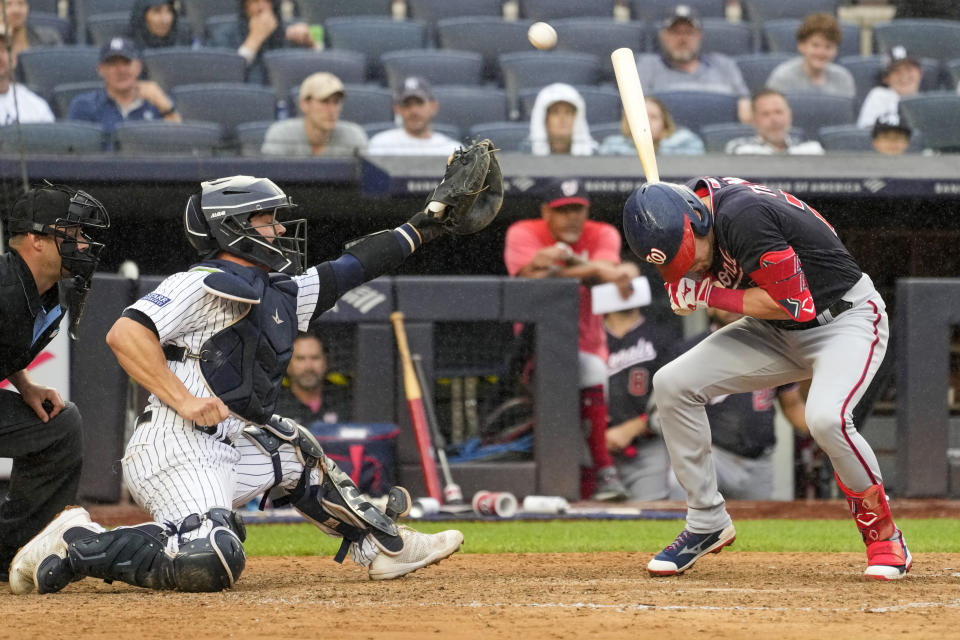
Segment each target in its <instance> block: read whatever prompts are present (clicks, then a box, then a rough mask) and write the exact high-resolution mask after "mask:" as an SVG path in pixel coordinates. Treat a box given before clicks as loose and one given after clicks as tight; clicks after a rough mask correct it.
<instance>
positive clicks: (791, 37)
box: [762, 18, 860, 57]
mask: <svg viewBox="0 0 960 640" xmlns="http://www.w3.org/2000/svg"><path fill="white" fill-rule="evenodd" d="M802 23H803V20H802V19H800V18H780V19H778V20H768V21H766V22H764V23H763V27H762V28H763V39H764V44H765V46H766V47H767V50H768V51H771V52H780V51H782V52H786V53H790V54H793V55H798V54H797V29H798V28H799V27H800V25H801V24H802ZM840 31H841V33H842V34H843V40H842V41H841V42H840V47H839V48H838V49H837V56H838V57H839V56H857V55H860V25H858V24H856V23H854V22H841V23H840Z"/></svg>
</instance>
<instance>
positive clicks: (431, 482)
mask: <svg viewBox="0 0 960 640" xmlns="http://www.w3.org/2000/svg"><path fill="white" fill-rule="evenodd" d="M390 322H392V323H393V331H394V334H396V337H397V350H398V351H399V352H400V361H401V363H402V365H403V389H404V393H405V394H406V396H407V408H408V409H409V410H410V422H411V423H412V424H413V433H414V435H415V436H416V439H417V450H418V451H419V452H420V467H421V469H422V470H423V481H424V484H425V485H426V488H427V495H428V496H430V497H431V498H433V499H434V500H438V501H441V502H442V501H443V494H442V493H441V491H440V479H439V478H438V477H437V465H436V462H435V461H434V458H433V451H432V447H431V446H430V427H429V425H428V424H427V416H426V414H425V413H424V409H423V393H422V391H421V388H420V384H419V383H418V382H417V374H416V372H415V371H414V369H413V361H412V360H411V359H410V347H409V346H408V345H407V330H406V329H405V328H404V325H403V312H402V311H394V312H393V313H391V314H390Z"/></svg>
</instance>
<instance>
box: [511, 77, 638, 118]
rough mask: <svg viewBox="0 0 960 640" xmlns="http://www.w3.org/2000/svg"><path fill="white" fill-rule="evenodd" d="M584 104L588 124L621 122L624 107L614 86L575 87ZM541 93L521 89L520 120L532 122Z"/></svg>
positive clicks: (530, 89) (533, 89)
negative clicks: (533, 111) (532, 111)
mask: <svg viewBox="0 0 960 640" xmlns="http://www.w3.org/2000/svg"><path fill="white" fill-rule="evenodd" d="M574 86H575V87H576V89H577V91H579V92H580V95H581V96H583V102H584V104H586V105H587V122H589V123H591V124H593V123H594V122H613V121H614V120H617V121H619V120H620V114H621V112H622V109H623V107H622V106H621V103H620V92H619V91H617V90H616V89H615V88H614V87H612V86H592V85H587V86H584V85H574ZM538 93H540V88H539V87H528V88H526V89H521V90H520V91H519V93H518V94H517V96H518V98H519V101H518V106H519V109H520V111H519V119H520V120H526V121H528V122H529V120H530V110H531V109H532V108H533V103H534V102H535V101H536V99H537V94H538Z"/></svg>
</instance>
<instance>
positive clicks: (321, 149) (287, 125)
mask: <svg viewBox="0 0 960 640" xmlns="http://www.w3.org/2000/svg"><path fill="white" fill-rule="evenodd" d="M344 97H345V94H344V91H343V83H342V82H340V78H338V77H337V76H335V75H333V74H332V73H327V72H326V71H320V72H317V73H314V74H312V75H309V76H307V78H306V79H305V80H304V81H303V82H302V83H301V84H300V113H302V114H303V117H302V118H288V119H286V120H281V121H280V122H275V123H273V124H272V125H270V128H269V129H267V134H266V136H264V139H263V146H262V147H261V149H260V151H261V153H263V154H264V155H268V156H352V155H356V154H357V153H359V152H360V151H363V150H365V149H366V148H367V134H366V133H365V132H364V130H363V127H361V126H360V125H358V124H356V123H353V122H346V121H344V120H341V119H340V110H341V109H342V107H343V100H344Z"/></svg>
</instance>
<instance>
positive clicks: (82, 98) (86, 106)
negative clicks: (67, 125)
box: [67, 93, 99, 122]
mask: <svg viewBox="0 0 960 640" xmlns="http://www.w3.org/2000/svg"><path fill="white" fill-rule="evenodd" d="M90 105H91V102H90V98H89V94H86V93H81V94H80V95H78V96H77V97H76V98H74V99H73V100H71V101H70V108H69V109H68V110H67V120H86V121H88V122H99V120H98V119H97V118H96V117H95V116H94V114H93V111H92V110H91V108H90Z"/></svg>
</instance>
